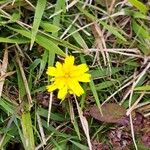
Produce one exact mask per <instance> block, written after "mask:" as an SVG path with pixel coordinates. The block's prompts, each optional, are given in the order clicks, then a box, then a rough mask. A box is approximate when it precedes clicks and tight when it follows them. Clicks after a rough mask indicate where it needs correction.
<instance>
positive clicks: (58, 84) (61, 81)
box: [55, 78, 66, 89]
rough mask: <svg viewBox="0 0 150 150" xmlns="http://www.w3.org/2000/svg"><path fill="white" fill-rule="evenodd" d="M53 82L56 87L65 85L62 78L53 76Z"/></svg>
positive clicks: (60, 87)
mask: <svg viewBox="0 0 150 150" xmlns="http://www.w3.org/2000/svg"><path fill="white" fill-rule="evenodd" d="M55 84H56V86H57V88H58V89H62V88H63V87H64V86H65V84H66V81H65V80H64V78H55Z"/></svg>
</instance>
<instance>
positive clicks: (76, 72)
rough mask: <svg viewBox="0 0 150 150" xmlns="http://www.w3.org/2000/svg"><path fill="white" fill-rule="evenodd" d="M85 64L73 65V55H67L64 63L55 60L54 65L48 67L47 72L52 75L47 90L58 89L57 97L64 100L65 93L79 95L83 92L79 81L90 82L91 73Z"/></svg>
mask: <svg viewBox="0 0 150 150" xmlns="http://www.w3.org/2000/svg"><path fill="white" fill-rule="evenodd" d="M88 70H89V68H88V67H87V65H86V64H80V65H74V57H73V56H67V57H66V58H65V60H64V63H63V64H61V63H60V62H56V67H48V70H47V72H46V73H47V74H48V75H49V76H54V77H53V78H52V80H51V81H53V83H52V84H51V85H48V86H47V90H48V92H52V91H54V90H56V89H58V90H59V91H58V98H59V99H62V100H64V99H65V97H66V95H67V93H70V94H75V95H77V96H80V95H82V94H83V93H84V90H83V88H82V87H81V85H80V84H79V82H90V78H91V75H90V74H88V73H86V72H87V71H88Z"/></svg>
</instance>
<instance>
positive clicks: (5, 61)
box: [0, 48, 8, 97]
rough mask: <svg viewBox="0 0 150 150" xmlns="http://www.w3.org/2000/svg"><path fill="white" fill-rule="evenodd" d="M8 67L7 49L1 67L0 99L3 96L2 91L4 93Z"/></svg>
mask: <svg viewBox="0 0 150 150" xmlns="http://www.w3.org/2000/svg"><path fill="white" fill-rule="evenodd" d="M7 65H8V50H7V48H6V49H5V52H4V57H3V61H2V65H1V66H0V78H1V79H0V97H1V96H2V91H3V85H4V82H5V74H6V71H7Z"/></svg>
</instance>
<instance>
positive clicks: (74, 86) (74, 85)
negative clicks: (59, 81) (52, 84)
mask: <svg viewBox="0 0 150 150" xmlns="http://www.w3.org/2000/svg"><path fill="white" fill-rule="evenodd" d="M68 86H69V89H70V90H71V91H72V92H73V93H74V94H75V95H77V96H80V95H82V94H83V93H84V90H83V88H82V87H81V85H80V84H79V82H78V81H77V80H74V79H70V81H69V82H68Z"/></svg>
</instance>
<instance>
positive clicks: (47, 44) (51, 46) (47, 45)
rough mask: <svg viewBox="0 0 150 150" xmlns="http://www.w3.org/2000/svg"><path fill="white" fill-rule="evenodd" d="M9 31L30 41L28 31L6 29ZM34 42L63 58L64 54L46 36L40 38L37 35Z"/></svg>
mask: <svg viewBox="0 0 150 150" xmlns="http://www.w3.org/2000/svg"><path fill="white" fill-rule="evenodd" d="M8 28H9V29H11V30H13V31H15V32H17V33H20V34H21V35H23V36H25V37H27V38H29V39H31V32H30V31H28V30H23V29H15V28H12V27H8ZM35 41H36V42H37V43H38V44H39V45H41V46H42V47H44V48H45V49H47V50H49V51H54V52H55V53H57V54H59V55H61V56H65V53H64V52H63V51H62V50H61V49H60V48H59V47H58V46H57V45H56V44H55V43H54V42H53V41H51V40H50V38H47V37H46V36H42V35H40V34H38V35H37V36H36V39H35Z"/></svg>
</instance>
